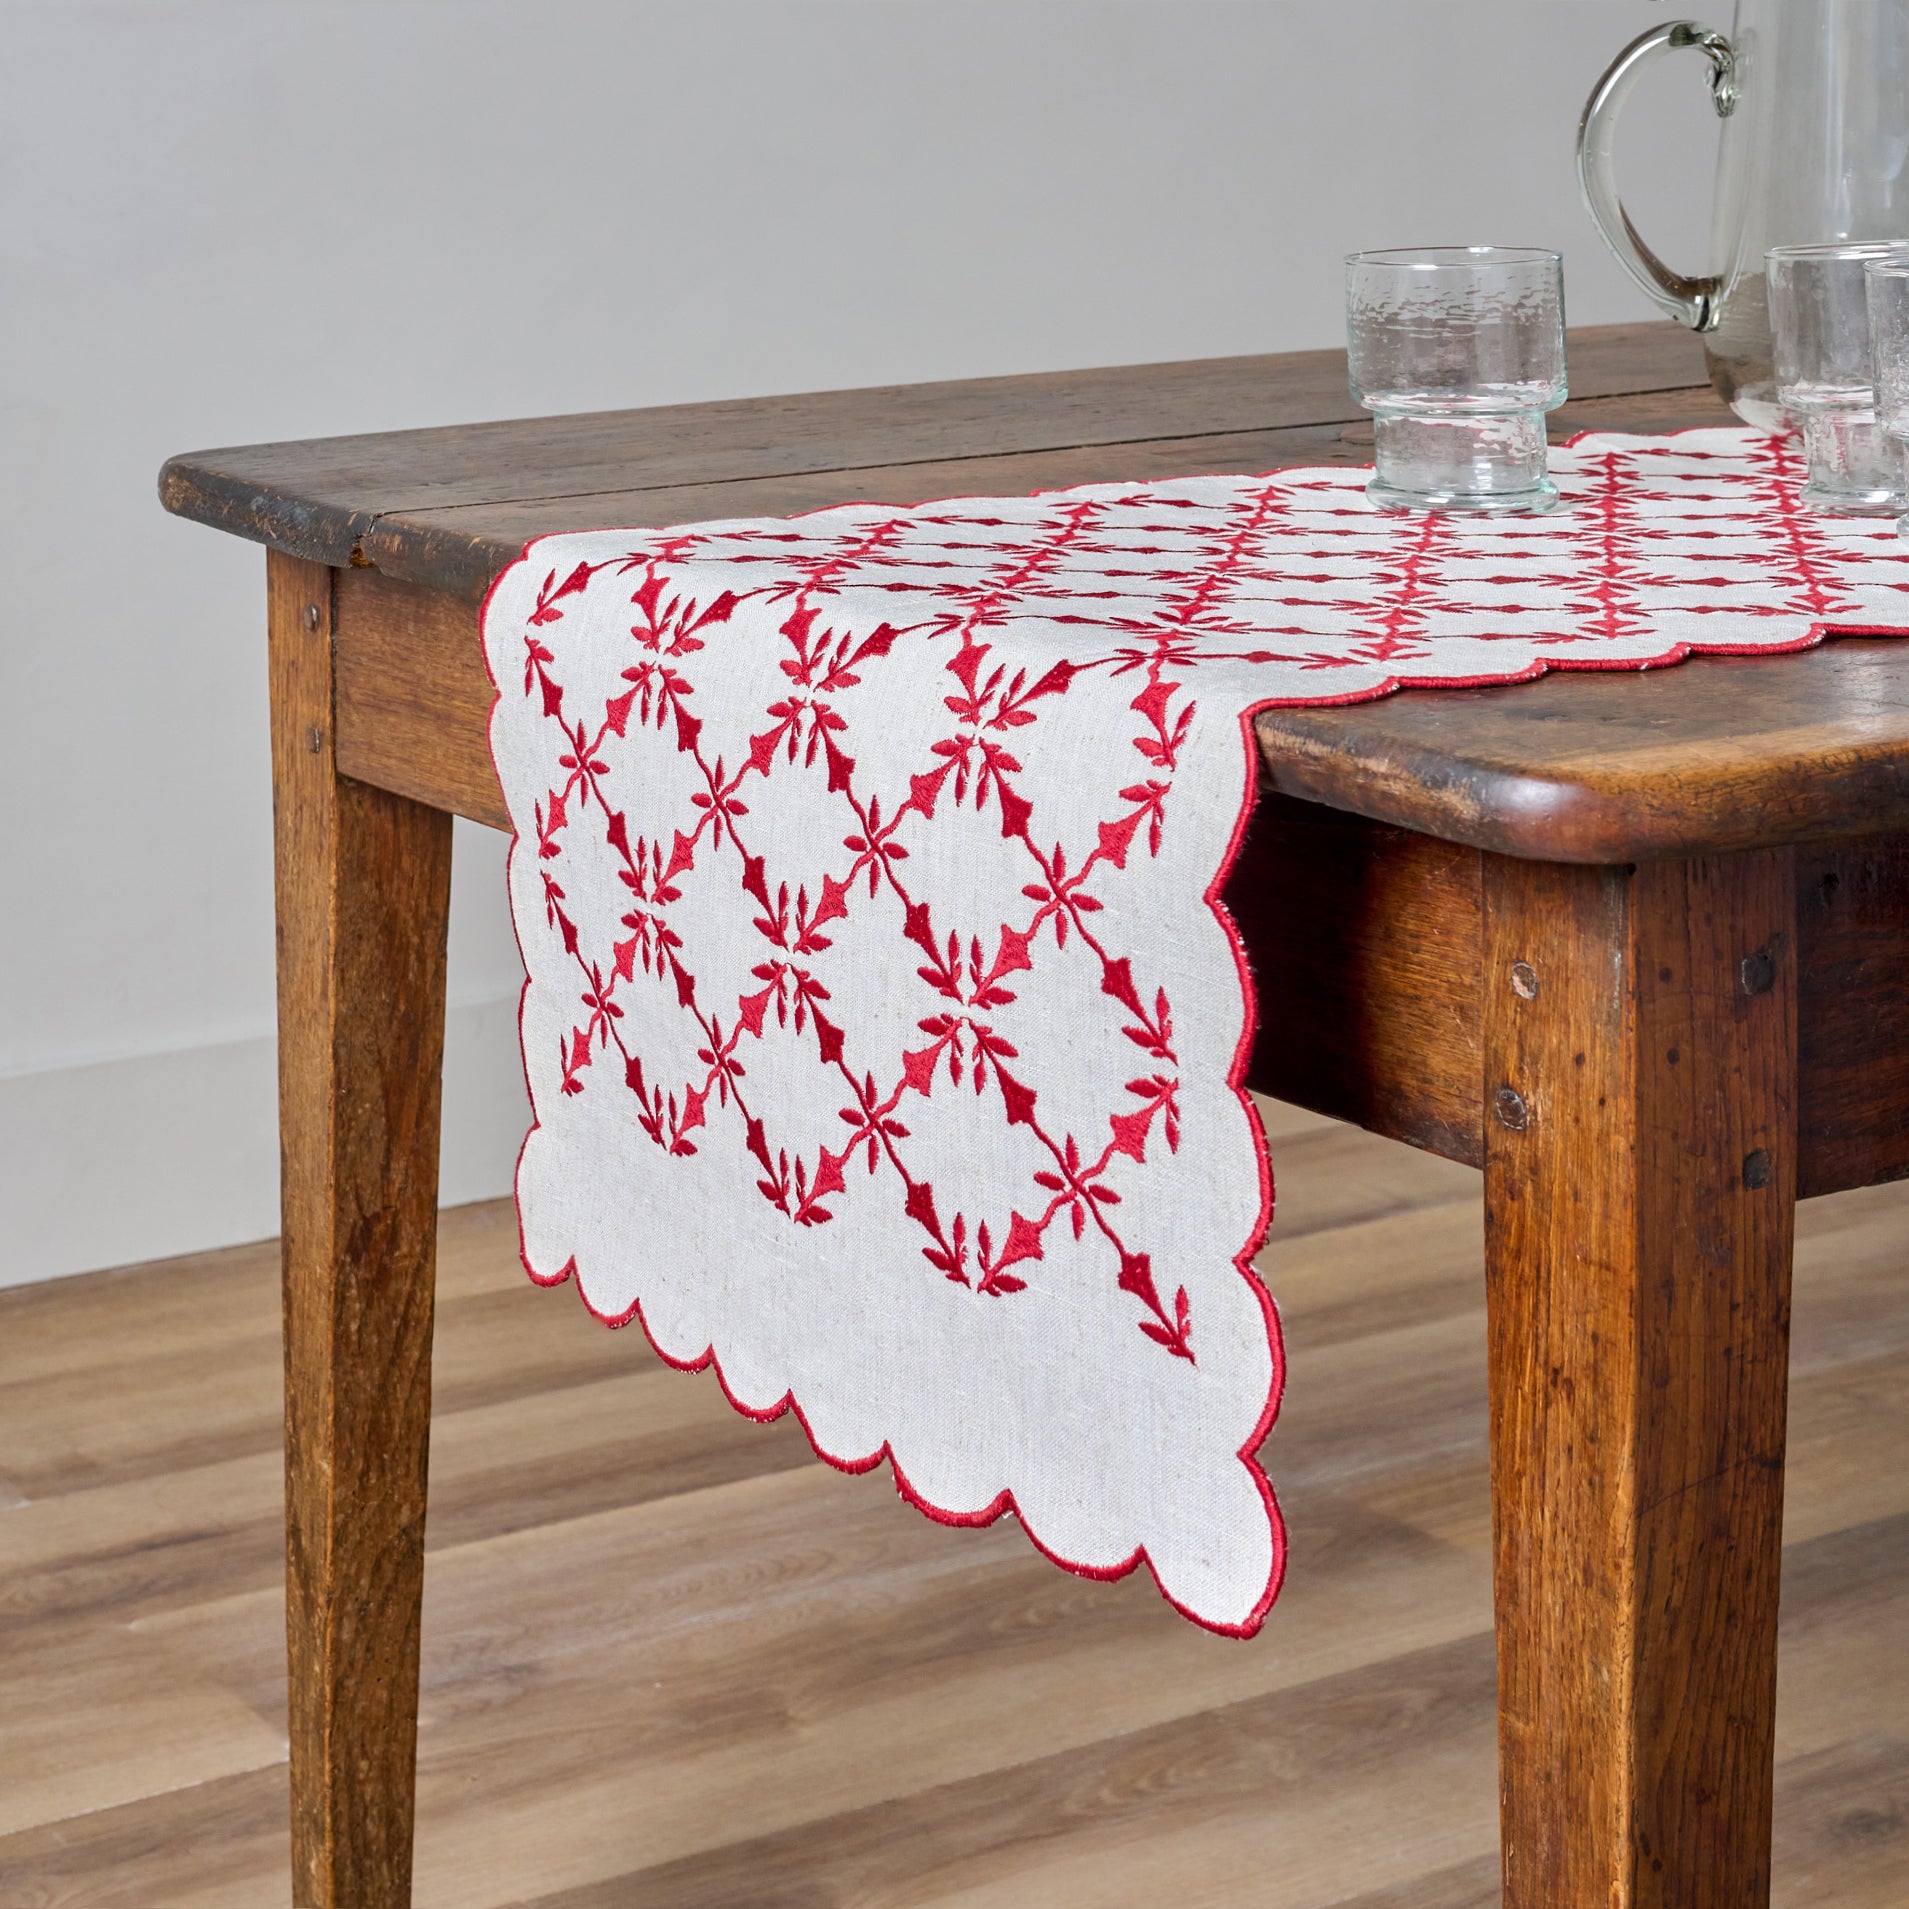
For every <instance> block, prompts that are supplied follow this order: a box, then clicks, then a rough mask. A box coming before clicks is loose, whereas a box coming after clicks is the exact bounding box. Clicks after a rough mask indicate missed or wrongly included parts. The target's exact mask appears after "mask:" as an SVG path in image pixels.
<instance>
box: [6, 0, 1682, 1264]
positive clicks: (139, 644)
mask: <svg viewBox="0 0 1909 1909" xmlns="http://www.w3.org/2000/svg"><path fill="white" fill-rule="evenodd" d="M1662 17H1663V13H1662V9H1661V8H1654V7H1651V6H1649V5H1646V4H1642V3H1641V0H1595V3H1593V0H1250V3H1241V4H1221V3H1219V0H369V3H367V4H351V3H349V0H299V3H298V4H278V3H276V0H121V3H116V4H112V3H108V0H0V31H3V32H4V35H5V39H6V54H5V58H4V61H0V274H3V275H4V276H0V326H3V329H0V336H3V337H4V350H0V445H3V446H4V457H3V459H0V469H4V474H5V477H4V481H5V486H6V489H5V495H4V504H3V506H0V536H4V538H5V549H4V553H0V554H3V561H0V637H3V639H4V648H3V649H0V657H3V658H4V674H3V675H0V799H4V802H5V811H4V813H5V816H6V818H7V826H6V828H5V831H4V835H3V836H0V841H4V844H5V846H4V848H0V892H3V893H4V897H5V900H4V902H3V903H0V1283H11V1282H16V1281H20V1280H27V1279H34V1278H41V1277H47V1276H51V1275H53V1274H58V1273H64V1272H70V1271H75V1270H79V1269H82V1268H86V1267H92V1266H99V1265H104V1264H110V1263H115V1262H119V1261H124V1260H131V1259H137V1258H143V1257H150V1256H157V1255H161V1254H167V1253H175V1252H180V1251H184V1250H187V1249H190V1248H195V1247H200V1246H208V1245H214V1244H218V1243H223V1242H228V1241H232V1240H237V1239H243V1238H249V1237H256V1236H259V1235H262V1234H266V1233H269V1232H271V1231H273V1230H275V1225H276V1220H275V1203H276V1159H275V1152H274V1143H273V1139H272V1118H273V1112H272V1108H273V1101H272V1095H273V1087H272V1058H271V1027H272V923H271V900H270V874H271V858H270V828H269V809H268V782H267V765H266V747H265V676H264V646H263V641H262V629H261V570H262V560H261V557H260V553H259V552H258V551H257V550H256V549H255V548H253V547H252V546H250V545H245V544H241V543H238V542H235V541H233V540H231V539H227V538H222V537H219V536H216V535H215V534H213V533H212V532H210V531H206V530H202V529H199V528H197V527H196V526H191V525H186V524H182V523H179V522H176V521H174V520H172V519H169V518H167V517H165V516H163V515H162V514H161V512H160V510H159V508H158V506H157V505H156V504H155V503H154V501H153V477H154V474H155V472H156V470H157V468H158V466H159V464H160V462H161V460H162V459H163V458H164V457H165V456H166V455H167V454H168V453H170V452H173V451H178V450H184V449H189V448H197V447H200V446H205V445H212V444H233V443H243V442H248V441H253V440H259V439H269V438H283V437H294V436H306V435H319V434H328V433H332V432H342V431H363V430H373V429H385V428H390V427H395V426H403V425H414V424H430V423H440V422H451V421H456V420H462V419H470V418H477V417H496V416H510V415H522V414H526V413H537V412H550V411H564V410H577V409H585V408H594V407H599V406H611V405H636V404H655V403H661V402H668V401H672V400H678V399H688V398H701V397H724V396H736V395H742V394H748V393H756V392H770V391H783V390H794V389H804V388H815V387H823V386H831V385H851V384H863V383H871V382H877V381H884V380H891V379H913V378H946V377H955V376H961V375H964V374H970V373H983V372H1004V371H1018V370H1036V369H1042V368H1049V367H1059V366H1065V365H1070V364H1107V363H1121V362H1130V361H1134V360H1145V359H1158V358H1171V357H1196V356H1204V355H1208V354H1214V353H1225V352H1239V351H1255V350H1274V349H1284V348H1291V347H1298V346H1306V345H1320V344H1327V343H1331V342H1335V341H1336V339H1337V336H1338V332H1339V322H1340V321H1339V284H1338V268H1337V260H1338V257H1339V255H1340V254H1341V253H1342V252H1343V251H1345V250H1346V249H1347V248H1348V247H1350V246H1353V245H1358V244H1384V243H1388V242H1394V243H1396V242H1407V243H1410V242H1419V241H1425V242H1435V241H1443V240H1448V239H1475V238H1476V239H1502V240H1506V241H1512V242H1524V243H1530V242H1544V243H1552V244H1558V245H1562V246H1563V247H1564V248H1566V250H1567V252H1568V255H1569V265H1570V271H1571V280H1570V287H1571V297H1572V302H1573V316H1574V318H1575V319H1577V320H1579V321H1586V322H1595V321H1601V320H1611V319H1617V318H1623V317H1632V316H1642V315H1644V307H1643V302H1642V300H1641V298H1639V297H1638V295H1637V294H1635V293H1634V292H1633V291H1631V290H1630V289H1629V287H1628V284H1627V282H1626V281H1624V280H1623V279H1622V278H1621V275H1620V274H1619V273H1618V271H1617V269H1616V267H1615V266H1614V265H1613V264H1611V262H1610V261H1609V260H1608V259H1607V258H1606V257H1605V256H1604V254H1603V253H1602V251H1601V249H1600V248H1599V247H1598V245H1597V242H1596V240H1595V238H1594V236H1593V235H1592V233H1591V232H1590V230H1589V228H1588V226H1587V224H1586V222H1585V220H1584V218H1583V216H1582V214H1581V213H1580V212H1579V211H1578V209H1577V206H1576V202H1575V196H1574V185H1573V179H1572V173H1571V163H1570V141H1571V132H1572V128H1573V126H1574V123H1575V119H1576V114H1577V109H1578V107H1579V105H1580V103H1581V100H1582V97H1583V95H1584V93H1585V91H1586V90H1587V88H1588V86H1589V85H1590V83H1591V81H1592V79H1593V78H1594V77H1595V75H1596V74H1597V72H1598V71H1599V70H1600V69H1601V67H1602V65H1603V63H1604V61H1605V60H1606V59H1607V58H1608V57H1609V56H1610V55H1611V54H1612V53H1613V52H1614V51H1615V50H1616V48H1617V47H1618V46H1619V45H1620V44H1621V43H1622V42H1623V41H1625V40H1626V39H1628V38H1629V37H1630V36H1631V35H1632V34H1634V33H1636V32H1638V31H1640V30H1642V28H1643V27H1645V26H1646V25H1649V24H1651V23H1652V22H1653V21H1654V20H1655V19H1658V18H1662ZM1693 64H1694V62H1693ZM1638 114H1639V118H1640V120H1648V122H1649V123H1648V124H1645V125H1640V126H1639V128H1638V129H1637V134H1636V140H1635V162H1634V170H1635V171H1636V173H1637V175H1638V178H1639V181H1640V198H1641V199H1642V200H1643V202H1644V205H1645V207H1646V209H1647V211H1648V212H1649V215H1650V216H1649V218H1648V219H1646V223H1647V224H1650V225H1652V227H1653V229H1654V230H1655V231H1657V232H1660V233H1662V234H1663V243H1664V246H1665V249H1666V250H1669V251H1672V252H1673V253H1677V251H1678V247H1679V246H1682V247H1683V248H1684V252H1683V253H1682V254H1679V255H1680V256H1683V255H1688V256H1694V251H1693V250H1692V248H1694V247H1695V245H1696V243H1697V240H1696V233H1697V231H1698V227H1699V222H1700V220H1701V216H1702V212H1701V208H1702V202H1703V201H1705V200H1706V199H1707V197H1708V191H1707V186H1708V182H1707V178H1706V177H1705V174H1706V173H1707V169H1708V164H1709V160H1708V154H1709V150H1710V141H1711V139H1712V137H1713V134H1712V131H1711V128H1710V126H1709V125H1708V124H1707V123H1706V117H1705V113H1704V109H1703V101H1702V98H1701V88H1700V86H1699V83H1698V78H1697V75H1696V74H1695V73H1694V72H1693V73H1690V74H1688V75H1681V76H1672V77H1670V78H1668V79H1667V80H1666V81H1665V83H1664V84H1663V85H1662V86H1660V87H1656V88H1654V90H1653V96H1652V97H1648V98H1646V99H1644V100H1642V101H1640V105H1639V109H1638ZM460 830H461V833H460V836H459V840H458V855H459V863H458V878H457V893H456V900H455V924H454V933H453V946H452V997H453V1003H454V1006H453V1012H452V1022H451V1060H450V1063H449V1065H450V1069H451V1084H452V1091H451V1093H450V1094H449V1096H448V1102H447V1104H448V1108H449V1122H448V1132H447V1141H446V1162H445V1164H446V1178H445V1196H446V1198H447V1199H449V1200H463V1199H471V1198H475V1197H479V1196H481V1195H486V1194H491V1193H497V1192H502V1191H504V1190H506V1189H507V1186H508V1178H509V1163H510V1160H511V1158H512V1155H513V1153H514V1150H515V1145H516V1140H517V1138H518V1135H519V1133H520V1131H521V1126H522V1122H523V1118H524V1115H523V1110H522V1107H521V1103H520V1099H519V1095H520V1089H519V1087H518V1084H517V1075H516V1067H515V1060H514V1055H513V1052H512V1049H511V1040H512V1033H511V1024H510V1013H509V1005H510V1003H511V1002H512V1000H513V999H514V995H515V986H516V983H515V976H516V958H515V954H514V951H513V949H512V945H511V941H510V936H509V933H508V928H507V924H506V921H505V917H504V908H503V887H502V872H501V871H502V857H501V841H500V840H499V839H498V838H495V837H487V836H486V835H485V834H484V833H483V832H482V831H479V830H475V829H469V830H465V829H464V828H463V825H460Z"/></svg>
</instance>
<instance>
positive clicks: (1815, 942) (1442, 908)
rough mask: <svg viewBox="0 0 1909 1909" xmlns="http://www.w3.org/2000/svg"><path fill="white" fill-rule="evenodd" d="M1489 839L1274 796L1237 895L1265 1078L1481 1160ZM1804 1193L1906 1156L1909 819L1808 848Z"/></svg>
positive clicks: (1271, 1086) (1874, 1178) (1243, 856)
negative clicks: (1453, 839)
mask: <svg viewBox="0 0 1909 1909" xmlns="http://www.w3.org/2000/svg"><path fill="white" fill-rule="evenodd" d="M1482 860H1483V858H1481V856H1480V855H1479V853H1478V852H1477V851H1476V850H1473V849H1469V848H1465V847H1462V846H1459V845H1455V844H1452V843H1447V842H1441V841H1438V840H1437V839H1436V838H1434V837H1431V836H1425V835H1418V834H1414V833H1413V832H1412V831H1410V830H1408V829H1397V828H1390V827H1387V826H1386V825H1384V824H1382V823H1376V822H1368V821H1365V820H1363V819H1361V818H1360V817H1357V816H1352V815H1342V814H1339V813H1336V812H1334V811H1332V810H1324V809H1321V808H1319V807H1318V806H1317V805H1316V804H1314V803H1310V802H1301V801H1298V800H1296V799H1295V798H1293V797H1290V796H1282V795H1277V794H1268V795H1264V796H1262V797H1261V798H1260V803H1259V807H1258V809H1257V810H1256V812H1255V814H1254V817H1253V823H1252V827H1251V828H1250V829H1249V830H1248V832H1247V836H1246V840H1245V843H1244V845H1243V847H1242V849H1241V851H1240V859H1239V861H1238V863H1237V865H1236V866H1235V868H1234V871H1233V874H1232V877H1231V879H1230V881H1229V882H1228V884H1227V888H1226V894H1225V901H1226V905H1227V907H1228V908H1229V909H1230V910H1231V911H1232V914H1233V916H1234V919H1235V920H1236V921H1237V922H1238V923H1239V926H1240V931H1241V934H1242V935H1243V936H1244V938H1245V941H1246V946H1247V950H1248V955H1249V959H1250V962H1251V965H1252V970H1253V976H1254V981H1255V983H1256V987H1257V991H1258V994H1259V998H1260V1001H1261V1002H1262V1004H1263V1010H1262V1020H1261V1023H1260V1027H1259V1038H1258V1041H1257V1043H1256V1045H1255V1048H1254V1052H1253V1056H1252V1062H1251V1066H1250V1068H1249V1071H1248V1079H1249V1080H1250V1081H1251V1082H1252V1084H1253V1085H1254V1086H1255V1087H1257V1088H1259V1089H1261V1090H1262V1091H1264V1092H1266V1093H1269V1094H1276V1095H1278V1096H1279V1097H1280V1098H1281V1099H1285V1100H1291V1101H1295V1102H1297V1103H1298V1104H1300V1105H1301V1106H1305V1107H1310V1108H1313V1109H1315V1110H1317V1111H1318V1112H1321V1113H1325V1114H1330V1115H1332V1116H1333V1117H1334V1118H1336V1119H1340V1120H1350V1121H1354V1122H1356V1123H1357V1124H1358V1125H1360V1126H1363V1127H1368V1128H1370V1129H1371V1130H1372V1131H1374V1132H1376V1133H1382V1134H1385V1135H1387V1136H1388V1137H1390V1138H1392V1139H1396V1140H1406V1141H1409V1142H1410V1143H1411V1144H1412V1145H1413V1146H1415V1147H1425V1148H1428V1149H1429V1150H1430V1151H1432V1152H1434V1153H1440V1154H1443V1155H1444V1156H1445V1157H1446V1158H1447V1159H1450V1160H1462V1161H1464V1162H1466V1163H1467V1164H1468V1165H1471V1166H1482V1165H1483V1164H1484V1159H1485V1136H1486V1130H1487V1126H1488V1122H1489V1115H1490V1095H1489V1093H1488V1092H1487V1091H1486V1085H1487V1084H1486V1082H1485V1079H1484V1069H1483V1063H1482V1053H1483V1040H1484V1035H1483V1013H1484V1008H1483V997H1482V994H1481V987H1482V981H1481V977H1482V975H1483V973H1484V966H1485V960H1486V942H1485V936H1484V923H1483V912H1482V899H1481V896H1482V890H1481V881H1482V875H1481V864H1482ZM1798 882H1799V896H1800V899H1799V907H1798V919H1797V932H1796V963H1797V995H1798V1005H1797V1013H1798V1021H1799V1024H1800V1028H1801V1039H1800V1047H1801V1053H1800V1058H1799V1062H1798V1070H1797V1103H1798V1110H1799V1111H1798V1134H1797V1180H1798V1187H1799V1191H1800V1193H1801V1195H1802V1197H1804V1198H1806V1199H1809V1198H1814V1197H1815V1196H1817V1195H1819V1194H1824V1193H1836V1192H1841V1191H1842V1190H1844V1189H1845V1188H1848V1187H1858V1186H1872V1185H1874V1184H1875V1183H1877V1182H1878V1181H1882V1180H1896V1179H1901V1178H1903V1177H1904V1176H1905V1175H1909V838H1905V837H1903V836H1882V837H1875V838H1871V839H1867V840H1858V841H1854V842H1843V843H1836V844H1834V845H1831V846H1827V847H1819V848H1813V849H1810V850H1807V851H1799V875H1798Z"/></svg>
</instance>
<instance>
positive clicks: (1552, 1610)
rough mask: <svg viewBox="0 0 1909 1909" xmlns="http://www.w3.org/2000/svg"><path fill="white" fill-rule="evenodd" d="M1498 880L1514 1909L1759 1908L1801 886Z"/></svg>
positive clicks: (1495, 1380) (1502, 1529)
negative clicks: (1797, 893)
mask: <svg viewBox="0 0 1909 1909" xmlns="http://www.w3.org/2000/svg"><path fill="white" fill-rule="evenodd" d="M1486 863H1487V867H1486V875H1485V894H1486V908H1487V916H1488V924H1487V931H1486V939H1485V948H1486V970H1485V977H1484V987H1485V1001H1486V1007H1485V1027H1486V1032H1485V1066H1486V1079H1485V1095H1486V1102H1487V1109H1488V1111H1487V1123H1486V1131H1487V1138H1486V1160H1485V1186H1486V1212H1487V1222H1486V1223H1487V1238H1488V1258H1489V1275H1488V1277H1489V1292H1490V1311H1491V1337H1490V1343H1491V1364H1492V1401H1491V1414H1492V1471H1493V1493H1494V1502H1495V1578H1496V1597H1497V1607H1498V1653H1499V1657H1498V1680H1499V1744H1500V1785H1501V1794H1502V1804H1503V1826H1504V1874H1505V1903H1506V1909H1758V1906H1759V1905H1763V1904H1766V1903H1767V1902H1768V1900H1769V1888H1770V1795H1771V1778H1772V1741H1773V1720H1774V1711H1775V1697H1776V1615H1777V1583H1778V1575H1779V1567H1780V1552H1781V1526H1782V1499H1783V1433H1784V1409H1785V1399H1786V1393H1787V1384H1788V1345H1789V1286H1790V1251H1791V1241H1792V1235H1793V1230H1794V1213H1795V1190H1796V1164H1795V1163H1796V1111H1795V1091H1794V1085H1795V1072H1796V961H1795V919H1796V908H1795V890H1794V868H1793V863H1792V860H1791V857H1790V855H1789V854H1788V853H1787V852H1784V851H1773V852H1756V853H1749V854H1742V855H1733V856H1728V857H1721V858H1717V859H1710V860H1698V861H1689V862H1664V863H1647V864H1644V865H1641V866H1639V867H1637V868H1636V869H1610V868H1602V869H1600V868H1567V867H1553V866H1547V865H1542V864H1537V863H1521V862H1514V861H1509V860H1502V859H1500V858H1497V857H1489V856H1488V857H1487V858H1486Z"/></svg>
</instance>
